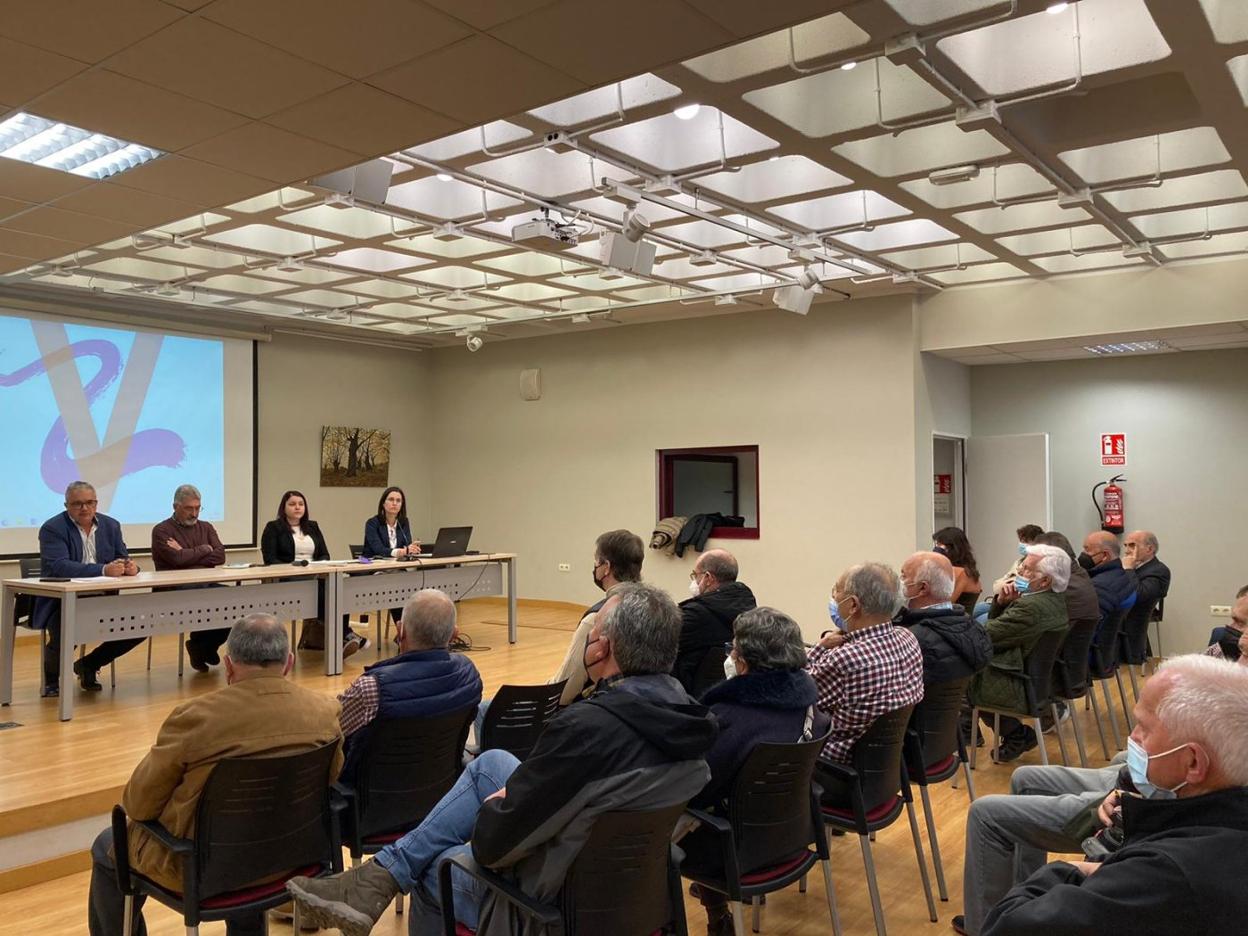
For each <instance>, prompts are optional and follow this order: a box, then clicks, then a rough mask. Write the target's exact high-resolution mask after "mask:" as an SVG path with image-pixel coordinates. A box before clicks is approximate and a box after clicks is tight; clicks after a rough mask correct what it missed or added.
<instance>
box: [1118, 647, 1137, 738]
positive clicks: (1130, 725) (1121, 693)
mask: <svg viewBox="0 0 1248 936" xmlns="http://www.w3.org/2000/svg"><path fill="white" fill-rule="evenodd" d="M1130 668H1131V666H1130V664H1128V665H1127V669H1130ZM1131 678H1132V679H1134V678H1135V674H1134V673H1132V674H1131ZM1114 679H1115V680H1117V682H1118V698H1120V699H1121V700H1122V716H1123V718H1125V719H1126V720H1127V734H1130V733H1131V732H1132V731H1134V730H1135V721H1134V720H1133V719H1132V718H1131V706H1130V705H1128V704H1127V690H1126V689H1125V688H1123V685H1122V667H1121V666H1120V667H1118V669H1117V670H1116V671H1115V672H1114Z"/></svg>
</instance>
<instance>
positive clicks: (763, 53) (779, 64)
mask: <svg viewBox="0 0 1248 936" xmlns="http://www.w3.org/2000/svg"><path fill="white" fill-rule="evenodd" d="M870 39H871V36H870V34H869V33H867V32H864V31H863V30H862V29H860V28H859V27H858V26H857V25H856V24H855V23H854V22H853V21H852V20H850V19H849V18H848V17H847V16H845V14H844V13H832V14H831V15H829V16H823V17H820V18H819V19H817V20H811V21H810V22H808V23H802V24H800V25H798V26H795V27H793V28H792V30H788V29H785V30H781V31H779V32H774V33H770V34H768V35H766V36H760V37H759V38H757V39H751V40H749V41H748V42H740V43H737V44H736V45H734V46H729V47H728V48H726V49H721V50H719V51H718V52H711V53H709V54H707V55H702V56H699V57H698V58H694V59H690V60H689V61H687V62H685V67H686V68H688V69H689V70H690V71H692V72H694V73H695V74H698V75H701V76H702V77H703V78H706V79H708V80H710V81H715V82H727V81H737V80H739V79H741V78H748V77H750V76H752V75H757V74H760V73H762V72H766V71H771V70H773V69H776V68H783V67H785V66H786V65H788V63H789V61H790V60H791V59H793V58H795V59H796V61H797V62H798V63H802V62H809V61H811V60H813V59H821V58H824V57H826V56H828V55H832V54H833V53H836V52H842V51H844V50H846V49H852V48H855V47H856V46H860V45H862V44H864V43H866V42H869V41H870Z"/></svg>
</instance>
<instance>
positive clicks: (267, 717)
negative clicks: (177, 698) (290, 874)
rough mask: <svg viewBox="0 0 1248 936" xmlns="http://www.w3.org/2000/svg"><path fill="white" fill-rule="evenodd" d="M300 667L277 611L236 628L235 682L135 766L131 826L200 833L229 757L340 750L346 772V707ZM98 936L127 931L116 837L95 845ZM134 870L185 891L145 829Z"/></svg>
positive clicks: (232, 644)
mask: <svg viewBox="0 0 1248 936" xmlns="http://www.w3.org/2000/svg"><path fill="white" fill-rule="evenodd" d="M293 663H294V656H293V655H292V654H291V652H290V640H289V638H288V637H287V633H286V628H285V627H284V626H283V625H281V624H279V623H278V621H277V620H276V619H275V618H273V617H272V616H271V615H268V614H249V615H247V617H245V618H243V619H242V620H241V621H239V622H238V623H237V624H235V625H234V626H233V627H232V628H231V629H230V636H229V639H228V641H227V643H226V656H225V672H226V679H227V681H228V683H229V685H228V686H227V687H226V688H225V689H221V690H219V691H217V692H212V693H209V694H208V695H202V696H199V697H198V698H195V699H192V700H191V701H189V702H185V703H183V704H182V705H179V706H178V707H177V708H175V709H174V710H173V711H172V712H171V713H170V714H169V717H168V718H166V719H165V723H164V724H163V725H161V727H160V732H159V734H158V735H157V737H156V743H155V744H154V745H153V746H152V749H151V750H150V751H148V753H147V756H146V757H144V758H143V760H142V761H141V762H140V763H139V765H138V767H136V768H135V769H134V773H133V774H131V776H130V782H129V783H127V784H126V788H125V791H124V792H123V793H122V797H121V803H122V805H123V806H124V807H125V808H126V814H127V815H128V816H129V817H130V819H132V820H140V819H157V820H159V821H160V823H161V824H162V825H163V826H164V827H165V828H166V829H168V830H169V831H170V832H171V833H173V834H174V835H176V836H179V837H192V836H193V835H194V834H195V828H194V826H195V810H196V806H197V804H198V801H199V796H200V793H201V792H203V789H204V784H205V783H207V781H208V775H209V774H210V773H211V772H212V768H213V767H214V766H215V765H216V763H217V761H219V760H222V759H223V758H226V757H247V756H249V755H256V754H274V755H276V754H294V753H297V752H299V751H307V750H310V749H312V748H314V747H318V746H320V745H322V744H326V743H327V742H336V743H337V744H338V745H339V750H338V753H337V754H336V756H335V758H334V764H333V768H332V770H331V775H332V776H335V777H336V776H337V775H338V771H339V769H340V768H341V767H342V751H341V743H342V732H341V730H340V729H339V727H338V703H337V701H335V700H334V698H333V697H332V696H328V695H323V694H321V693H319V692H313V691H311V690H309V689H304V688H302V687H300V686H297V685H295V684H294V683H292V682H290V681H289V680H288V679H286V678H285V677H286V675H287V674H288V673H289V672H290V668H291V666H292V665H293ZM91 859H92V863H93V866H92V869H91V896H90V906H89V908H88V925H89V929H90V933H91V936H114V934H120V933H121V932H122V931H123V930H122V922H123V919H124V916H125V909H124V908H125V903H124V895H123V894H122V893H121V891H120V890H119V889H118V888H117V879H116V872H115V864H114V860H113V833H112V830H111V829H105V830H104V831H103V832H101V833H100V834H99V836H98V837H97V838H96V840H95V844H94V845H92V847H91ZM130 865H131V867H132V868H133V869H134V870H135V871H137V872H138V873H139V874H142V875H143V876H145V877H149V878H151V879H152V880H154V881H156V882H157V883H158V884H160V885H161V886H163V887H167V888H170V889H173V890H176V891H181V890H182V864H181V861H180V860H179V859H178V858H177V857H176V856H174V855H173V854H172V853H170V852H169V851H168V850H167V849H166V848H165V847H164V846H163V845H161V844H160V843H159V842H157V841H156V840H155V839H154V838H152V837H151V836H150V835H148V834H147V833H146V832H145V831H144V830H143V829H142V828H141V827H139V826H137V825H134V824H131V826H130ZM142 905H143V899H142V898H139V899H136V900H135V902H134V916H135V920H134V928H133V930H132V932H133V934H134V936H145V933H146V926H145V925H144V922H143V915H142V912H141V910H142ZM226 932H227V934H229V936H244V934H246V936H251V934H259V933H263V932H264V919H263V915H262V914H255V915H254V916H252V917H240V918H235V919H232V920H230V921H228V922H227V924H226Z"/></svg>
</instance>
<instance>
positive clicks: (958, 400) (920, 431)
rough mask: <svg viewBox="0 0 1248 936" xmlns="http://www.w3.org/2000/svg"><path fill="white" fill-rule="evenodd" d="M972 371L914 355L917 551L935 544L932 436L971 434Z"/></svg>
mask: <svg viewBox="0 0 1248 936" xmlns="http://www.w3.org/2000/svg"><path fill="white" fill-rule="evenodd" d="M923 314H924V312H923V309H922V306H921V305H920V304H919V303H918V302H916V303H915V330H916V333H917V332H918V331H919V330H920V329H921V328H922V327H923V326H922V318H921V317H922V315H923ZM970 371H971V369H970V368H969V367H967V366H966V365H965V364H959V363H958V362H957V361H951V360H949V359H948V358H942V357H937V356H936V355H934V354H927V353H923V352H920V351H918V350H917V348H916V350H915V352H914V382H915V393H914V450H915V503H916V505H917V506H916V510H915V515H914V540H915V545H916V547H923V548H926V547H927V546H928V545H930V543H931V538H932V533H934V532H935V531H934V530H933V529H932V520H933V506H932V475H933V474H935V470H936V469H935V465H934V464H933V461H932V434H933V433H941V434H943V435H950V436H961V437H963V438H965V437H966V436H969V435H970V434H971V374H970Z"/></svg>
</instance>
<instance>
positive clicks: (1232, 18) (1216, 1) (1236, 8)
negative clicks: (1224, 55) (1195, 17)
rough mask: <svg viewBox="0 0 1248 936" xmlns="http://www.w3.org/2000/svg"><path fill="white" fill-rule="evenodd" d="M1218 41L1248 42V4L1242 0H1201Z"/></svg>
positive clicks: (1210, 26)
mask: <svg viewBox="0 0 1248 936" xmlns="http://www.w3.org/2000/svg"><path fill="white" fill-rule="evenodd" d="M1200 6H1201V9H1202V10H1203V11H1204V14H1205V17H1206V18H1207V19H1208V20H1209V28H1210V29H1212V30H1213V37H1214V38H1215V39H1217V41H1218V42H1223V43H1227V44H1230V43H1233V42H1248V6H1245V5H1244V3H1242V2H1241V0H1200Z"/></svg>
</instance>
